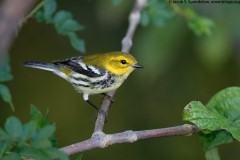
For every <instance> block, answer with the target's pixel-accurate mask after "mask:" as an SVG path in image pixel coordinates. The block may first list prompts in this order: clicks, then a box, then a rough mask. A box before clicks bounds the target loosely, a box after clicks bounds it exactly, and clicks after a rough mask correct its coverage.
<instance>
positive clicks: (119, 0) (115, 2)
mask: <svg viewBox="0 0 240 160" xmlns="http://www.w3.org/2000/svg"><path fill="white" fill-rule="evenodd" d="M122 1H123V0H112V3H113V5H114V6H117V5H118V4H120V3H121V2H122Z"/></svg>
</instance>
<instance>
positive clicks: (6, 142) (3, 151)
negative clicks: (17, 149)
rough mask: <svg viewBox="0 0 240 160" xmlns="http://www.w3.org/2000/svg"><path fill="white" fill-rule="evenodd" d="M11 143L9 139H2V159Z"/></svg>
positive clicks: (0, 155) (0, 144)
mask: <svg viewBox="0 0 240 160" xmlns="http://www.w3.org/2000/svg"><path fill="white" fill-rule="evenodd" d="M9 145H10V143H9V141H7V140H2V141H0V159H1V158H2V157H3V155H4V153H5V152H6V150H7V148H8V147H9Z"/></svg>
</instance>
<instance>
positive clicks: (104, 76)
mask: <svg viewBox="0 0 240 160" xmlns="http://www.w3.org/2000/svg"><path fill="white" fill-rule="evenodd" d="M24 65H25V66H27V67H32V68H38V69H43V70H48V71H51V72H53V73H55V74H56V75H58V76H60V77H62V78H64V79H66V80H67V81H69V82H70V83H71V84H72V85H73V86H74V88H75V89H76V90H77V91H78V92H80V93H83V99H84V101H86V102H88V103H89V104H90V105H91V106H92V107H94V108H95V109H97V110H98V108H97V107H96V106H95V105H94V104H93V103H91V102H90V101H89V98H88V96H89V95H91V94H98V93H106V92H109V91H112V90H115V89H117V88H118V87H119V86H120V85H121V84H122V83H123V82H124V80H125V79H126V78H127V77H128V75H129V74H130V73H131V72H132V71H133V70H134V69H135V68H143V66H141V65H140V64H138V63H137V61H136V60H135V58H134V57H133V56H132V55H130V54H128V53H124V52H109V53H102V54H94V55H88V56H79V57H72V58H69V59H66V60H63V61H55V62H52V63H45V62H35V61H27V62H25V63H24Z"/></svg>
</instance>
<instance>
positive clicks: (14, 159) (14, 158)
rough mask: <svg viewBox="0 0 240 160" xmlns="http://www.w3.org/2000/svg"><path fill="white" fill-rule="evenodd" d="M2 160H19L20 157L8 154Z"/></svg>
mask: <svg viewBox="0 0 240 160" xmlns="http://www.w3.org/2000/svg"><path fill="white" fill-rule="evenodd" d="M3 160H21V157H20V156H19V155H18V154H17V153H14V152H12V153H9V154H7V155H6V156H4V157H3Z"/></svg>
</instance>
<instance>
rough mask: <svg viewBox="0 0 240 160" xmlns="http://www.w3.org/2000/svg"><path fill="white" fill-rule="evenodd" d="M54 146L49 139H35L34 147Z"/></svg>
mask: <svg viewBox="0 0 240 160" xmlns="http://www.w3.org/2000/svg"><path fill="white" fill-rule="evenodd" d="M51 146H52V143H51V141H50V140H49V139H41V140H38V141H36V140H33V142H32V147H34V148H36V149H45V148H49V147H51Z"/></svg>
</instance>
